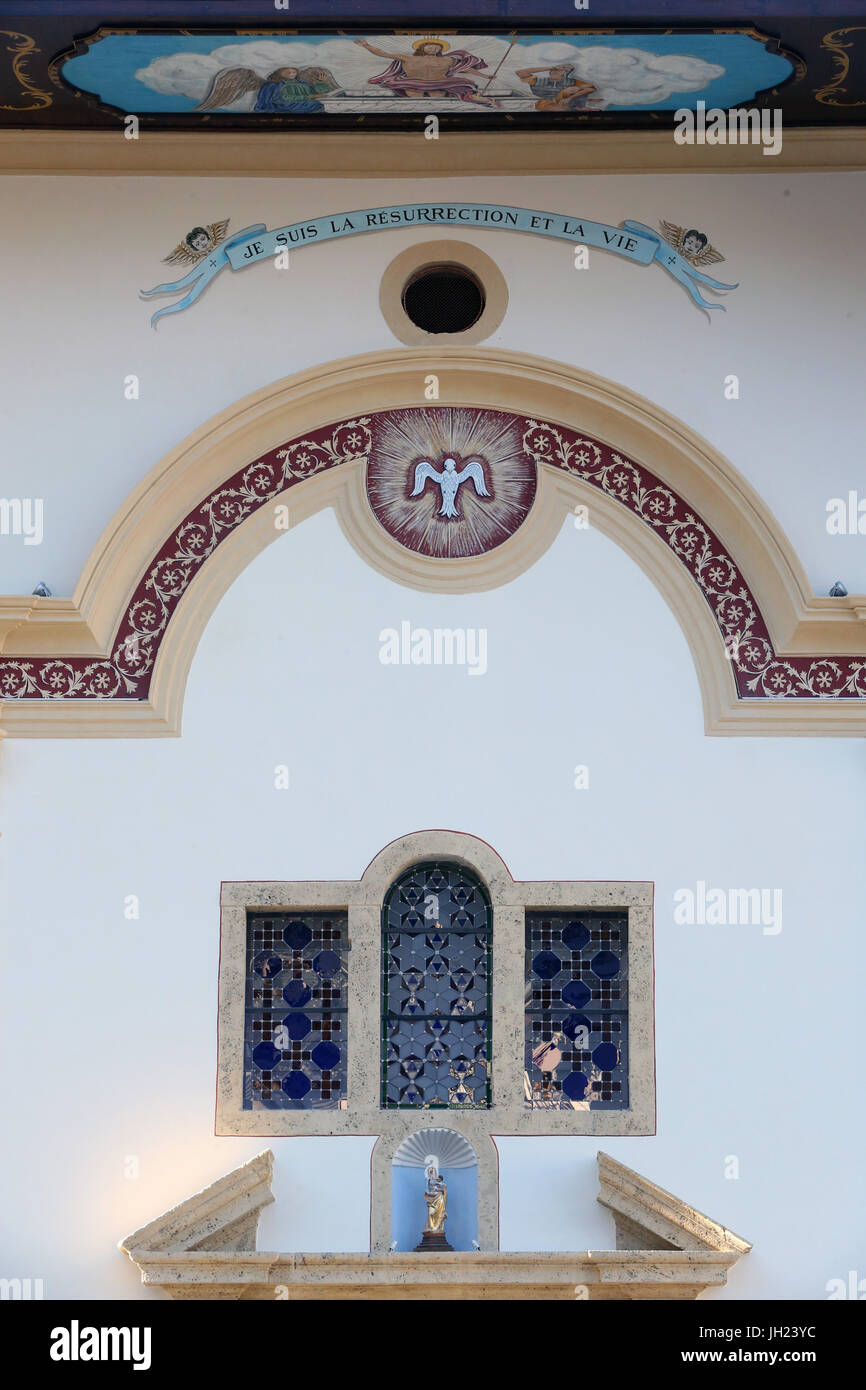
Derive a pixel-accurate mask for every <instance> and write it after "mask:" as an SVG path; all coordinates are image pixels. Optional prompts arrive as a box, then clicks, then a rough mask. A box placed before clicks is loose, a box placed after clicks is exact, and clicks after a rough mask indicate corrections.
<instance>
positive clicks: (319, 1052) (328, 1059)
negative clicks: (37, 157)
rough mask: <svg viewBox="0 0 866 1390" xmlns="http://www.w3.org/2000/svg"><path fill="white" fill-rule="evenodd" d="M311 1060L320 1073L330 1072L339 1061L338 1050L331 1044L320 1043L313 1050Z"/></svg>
mask: <svg viewBox="0 0 866 1390" xmlns="http://www.w3.org/2000/svg"><path fill="white" fill-rule="evenodd" d="M312 1058H313V1061H314V1062H315V1064H316V1066H317V1067H320V1068H321V1070H322V1071H332V1070H333V1068H334V1067H335V1066H336V1065H337V1063H338V1062H339V1060H340V1049H339V1048H338V1047H335V1046H334V1044H333V1043H331V1042H320V1043H319V1045H318V1047H314V1048H313V1051H312Z"/></svg>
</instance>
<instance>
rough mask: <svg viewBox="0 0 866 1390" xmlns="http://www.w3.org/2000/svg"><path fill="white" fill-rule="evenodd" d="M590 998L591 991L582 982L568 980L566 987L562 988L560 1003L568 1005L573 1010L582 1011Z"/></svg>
mask: <svg viewBox="0 0 866 1390" xmlns="http://www.w3.org/2000/svg"><path fill="white" fill-rule="evenodd" d="M591 998H592V990H591V989H590V988H589V985H585V984H584V983H583V980H569V982H568V984H567V985H563V986H562V1001H563V1003H564V1004H570V1005H571V1007H572V1008H573V1009H582V1008H583V1006H584V1004H585V1003H586V1001H587V1000H588V999H591Z"/></svg>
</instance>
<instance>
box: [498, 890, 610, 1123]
mask: <svg viewBox="0 0 866 1390" xmlns="http://www.w3.org/2000/svg"><path fill="white" fill-rule="evenodd" d="M577 911H578V912H579V913H580V915H579V917H578V916H577V915H576V913H575V909H574V908H571V909H569V910H566V911H564V912H556V911H553V912H536V911H533V912H527V914H526V1018H525V1033H524V1041H525V1051H524V1078H523V1085H524V1104H525V1105H526V1107H527V1108H528V1109H531V1110H568V1109H571V1108H572V1107H573V1106H577V1105H582V1106H584V1107H585V1106H587V1105H588V1106H589V1108H590V1109H591V1110H622V1109H627V1108H628V913H627V912H626V911H624V910H615V911H614V912H603V911H598V910H592V911H586V912H584V911H581V910H580V909H579V908H578V909H577ZM551 957H552V958H553V959H552V960H551Z"/></svg>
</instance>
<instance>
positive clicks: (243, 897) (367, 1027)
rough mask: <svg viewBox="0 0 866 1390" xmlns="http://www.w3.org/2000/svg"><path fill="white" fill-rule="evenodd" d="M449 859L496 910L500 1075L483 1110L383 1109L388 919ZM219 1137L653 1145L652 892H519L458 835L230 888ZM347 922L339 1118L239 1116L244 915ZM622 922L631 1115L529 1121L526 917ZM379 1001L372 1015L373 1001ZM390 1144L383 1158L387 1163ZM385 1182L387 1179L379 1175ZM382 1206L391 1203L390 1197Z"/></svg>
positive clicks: (545, 1115) (223, 959)
mask: <svg viewBox="0 0 866 1390" xmlns="http://www.w3.org/2000/svg"><path fill="white" fill-rule="evenodd" d="M423 859H451V860H454V861H456V862H457V863H462V864H464V865H465V866H466V867H467V868H469V869H471V870H472V871H473V872H474V873H476V874H478V875H479V876H480V878H481V879H482V880H483V882H484V884H485V885H486V887H487V890H488V892H489V894H490V901H491V905H492V908H493V957H492V959H493V991H492V997H493V1008H492V1030H493V1039H494V1046H493V1068H492V1098H491V1105H490V1107H489V1108H488V1109H483V1110H480V1109H479V1110H475V1109H470V1108H468V1107H467V1108H466V1109H453V1110H452V1109H438V1108H437V1109H435V1110H429V1109H425V1108H423V1107H421V1108H419V1109H417V1110H383V1109H381V1108H380V1100H381V1061H380V1048H381V1020H380V1013H381V1009H380V1003H381V989H380V979H381V958H380V952H381V944H382V936H381V912H382V903H383V900H384V897H385V893H386V892H387V890H388V888H389V887H390V885H391V884H392V883H393V881H394V879H396V878H397V877H398V876H399V875H400V874H401V873H403V872H404V871H405V870H406V869H407V868H409V867H410V866H411V865H412V864H413V863H415V862H416V861H418V860H423ZM220 903H221V928H220V966H219V1019H218V1066H217V1105H216V1125H215V1132H216V1134H218V1135H232V1136H234V1135H259V1136H278V1135H295V1136H302V1135H341V1134H346V1135H375V1136H378V1137H379V1138H380V1139H382V1140H384V1141H386V1145H385V1146H384V1147H387V1149H388V1150H389V1151H390V1152H393V1150H394V1149H395V1148H396V1147H397V1145H398V1144H400V1143H401V1142H402V1140H403V1139H405V1138H407V1137H408V1135H410V1134H412V1133H414V1131H415V1130H417V1129H423V1128H424V1127H425V1126H428V1125H430V1124H431V1123H434V1122H435V1123H436V1124H438V1125H440V1126H445V1127H448V1128H452V1129H455V1130H457V1131H458V1132H459V1133H462V1134H464V1135H465V1136H466V1138H467V1139H468V1140H469V1142H470V1143H471V1144H472V1145H473V1147H474V1148H475V1151H476V1153H477V1154H478V1155H479V1161H481V1156H482V1153H485V1152H489V1144H488V1141H489V1140H491V1139H493V1137H494V1136H495V1135H503V1136H504V1135H508V1136H515V1137H517V1136H520V1135H561V1134H569V1135H651V1134H654V1133H655V1018H654V998H653V992H654V979H653V885H652V883H650V882H607V881H599V880H589V881H587V880H553V881H544V880H538V881H533V880H529V881H523V882H522V881H519V880H516V879H514V878H512V876H511V874H510V873H509V871H508V869H507V867H506V865H505V863H504V862H503V860H502V859H501V858H500V856H499V855H498V854H497V853H496V851H495V850H493V849H492V848H491V846H490V845H488V844H487V843H486V842H485V841H483V840H480V839H478V838H477V837H475V836H473V835H466V834H463V833H458V832H456V831H448V830H427V831H419V832H415V833H413V834H411V835H405V836H402V837H401V838H400V839H397V840H394V841H393V842H392V843H391V844H389V845H386V847H385V848H384V849H383V850H381V851H380V852H379V853H378V854H377V855H376V857H375V858H374V859H373V860H372V862H371V863H370V864H369V865H368V867H367V869H366V870H365V871H364V873H363V874H362V876H361V878H360V879H356V880H352V879H349V880H318V881H313V880H302V881H296V882H224V883H223V884H222V890H221V895H220ZM268 908H270V909H272V910H273V911H275V912H277V911H295V910H297V911H302V910H303V909H305V908H306V909H309V910H311V909H316V910H317V911H321V910H324V909H331V910H333V911H337V910H345V911H347V912H348V923H349V926H348V935H349V952H348V994H349V998H348V1015H347V1040H348V1059H347V1067H348V1074H347V1087H346V1099H347V1102H348V1105H347V1109H345V1110H244V1108H243V1053H244V1044H243V1039H244V1010H245V992H246V991H245V982H246V944H247V910H248V909H253V910H262V909H268ZM544 908H549V909H551V910H556V909H563V908H573V909H575V910H578V911H579V910H581V909H583V910H587V909H590V908H594V909H602V910H605V909H607V910H610V911H622V910H628V914H629V932H628V968H629V981H630V984H629V1106H628V1108H626V1109H623V1110H571V1109H569V1110H559V1111H554V1110H529V1109H526V1108H525V1106H524V1097H523V1072H524V1065H523V1049H524V1007H523V1005H524V990H525V982H524V960H525V914H526V912H527V910H540V909H544ZM371 1000H375V1007H373V1008H371V1007H370V1001H371ZM382 1149H383V1145H382V1144H380V1145H379V1151H380V1152H381V1151H382ZM383 1176H384V1175H383ZM382 1195H383V1196H384V1193H383V1194H382Z"/></svg>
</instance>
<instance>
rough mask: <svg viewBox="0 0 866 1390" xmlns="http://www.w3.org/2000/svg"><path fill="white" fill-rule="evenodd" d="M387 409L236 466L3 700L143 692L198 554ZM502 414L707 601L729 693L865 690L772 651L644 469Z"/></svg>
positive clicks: (361, 455)
mask: <svg viewBox="0 0 866 1390" xmlns="http://www.w3.org/2000/svg"><path fill="white" fill-rule="evenodd" d="M417 409H418V410H422V409H423V410H425V411H426V412H427V413H431V412H433V411H436V410H437V409H447V407H429V406H428V407H423V408H422V407H417ZM399 413H400V414H403V415H405V413H406V412H405V410H404V411H402V412H399ZM496 413H498V414H500V415H501V414H502V412H496ZM394 415H395V412H393V411H382V412H378V413H376V414H371V415H369V416H361V417H358V418H357V419H353V420H345V421H342V422H341V423H339V424H337V425H328V426H326V427H324V428H322V429H320V430H316V431H315V432H313V433H312V434H311V435H310V436H309V437H307V438H304V439H296V440H293V441H291V442H290V443H288V444H284V445H281V446H280V447H279V448H276V449H272V450H271V451H270V452H269V453H266V454H264V455H262V456H261V457H260V458H258V459H256V460H255V461H254V462H252V463H249V464H247V465H245V466H244V467H243V468H240V469H239V470H238V471H237V472H236V473H234V474H233V475H232V476H231V477H230V478H228V479H226V481H225V482H224V483H223V484H222V486H221V487H220V488H219V489H218V490H217V491H215V492H213V493H211V495H210V496H208V497H206V498H205V499H204V500H203V501H202V502H200V503H199V504H198V505H197V506H196V507H194V508H193V509H192V511H190V512H189V513H188V515H187V516H186V517H185V518H184V520H183V521H182V522H181V524H180V525H179V526H178V527H176V529H175V530H174V531H172V533H171V535H170V536H169V537H168V538H167V539H166V541H165V542H164V544H163V545H162V547H161V548H160V550H159V551H158V552H157V554H156V555H155V556H154V558H153V560H152V561H151V563H150V564H149V566H148V568H147V570H146V572H145V574H144V575H143V577H142V578H141V580H140V581H139V583H138V586H137V587H136V589H135V591H134V593H133V595H132V597H131V599H130V601H129V604H128V605H127V608H126V611H125V613H124V616H123V618H122V620H121V623H120V625H119V627H118V630H117V633H116V635H115V638H114V641H113V643H112V650H111V653H110V655H106V656H104V657H93V656H68V657H65V656H60V655H59V656H55V657H40V658H35V659H32V658H25V657H12V656H10V657H0V694H2V696H3V697H4V698H6V699H10V700H11V699H14V700H33V699H48V700H100V701H104V700H128V701H140V700H146V699H147V698H148V694H149V690H150V682H151V678H152V675H153V669H154V665H155V662H156V658H157V655H158V653H159V648H160V644H161V642H162V640H163V638H164V636H165V633H166V630H167V628H168V624H169V622H170V621H171V618H172V615H173V613H174V611H175V609H176V607H177V605H178V603H179V602H180V600H181V598H182V597H183V595H184V593H185V592H186V590H187V588H188V586H189V584H190V582H191V581H192V579H193V578H194V576H195V575H196V574H197V573H198V571H199V569H200V568H201V566H202V565H203V564H204V563H205V562H206V561H207V559H208V558H209V556H211V555H212V554H213V553H214V551H215V550H216V549H217V547H218V546H219V545H221V544H222V543H223V541H224V540H226V538H227V537H228V536H229V535H230V534H231V533H232V532H233V531H235V530H236V529H237V528H238V527H239V526H240V525H241V524H242V523H243V522H244V521H246V520H247V518H248V517H250V516H251V515H252V514H253V513H254V512H255V511H257V510H258V509H259V508H260V507H263V506H265V505H266V504H267V503H269V502H272V501H274V500H275V499H276V498H277V497H279V496H280V494H281V493H283V492H285V491H286V490H287V489H288V488H290V487H293V486H295V485H296V484H298V483H301V482H304V481H305V480H306V479H307V478H311V477H313V476H314V475H315V474H318V473H322V472H324V471H325V470H327V469H332V468H337V467H339V466H340V465H341V464H344V463H355V462H366V460H367V459H368V458H369V455H370V452H371V450H372V449H373V448H374V446H375V439H376V434H377V431H378V430H379V429H380V428H382V426H383V425H384V424H386V423H387V422H388V421H389V420H390V419H392V418H393V416H394ZM512 419H513V420H514V421H515V422H516V423H517V425H518V426H519V428H520V431H521V438H522V448H523V452H524V454H525V457H526V458H527V460H532V461H533V462H534V463H535V464H536V465H538V464H546V465H547V466H548V467H551V468H557V469H561V470H562V471H563V472H565V473H569V474H572V475H573V476H575V477H578V478H580V479H581V480H582V481H583V482H585V483H587V484H589V485H591V486H592V487H595V488H598V489H599V491H600V492H602V493H604V494H605V495H606V496H608V497H610V498H612V499H614V500H615V501H617V502H619V503H620V504H621V505H622V506H624V507H626V508H628V510H629V511H630V512H632V513H633V514H634V515H635V516H636V517H638V518H639V519H640V520H641V521H642V522H644V523H645V525H647V526H648V527H650V528H651V529H652V530H653V531H654V533H655V534H656V535H657V536H659V537H660V538H661V540H662V541H664V543H665V544H666V545H667V546H668V547H669V549H670V550H671V551H672V552H673V554H674V555H675V556H676V557H677V559H678V560H679V561H680V563H681V564H682V565H684V566H685V568H686V569H687V571H688V572H689V574H690V576H691V578H692V579H693V581H694V582H695V584H697V586H698V588H699V589H700V591H701V593H702V594H703V596H704V598H705V599H706V601H707V603H708V604H709V606H710V609H711V611H712V614H713V617H714V619H715V622H716V625H717V627H718V629H719V634H720V640H721V641H722V643H723V644H724V647H725V651H726V653H727V655H728V657H729V658H730V661H731V668H732V671H733V673H734V679H735V683H736V689H737V695H738V697H739V698H740V699H741V700H760V699H800V700H827V699H844V700H850V699H866V659H864V658H860V657H851V656H838V657H810V656H778V655H777V654H776V652H775V649H774V647H773V645H772V642H771V640H770V635H769V631H768V628H767V625H766V623H765V621H764V618H763V616H762V614H761V612H760V610H759V608H758V605H757V603H756V601H755V598H754V596H753V594H752V593H751V590H750V589H749V586H748V584H747V583H746V581H745V579H744V578H743V575H742V574H741V572H740V571H739V570H738V568H737V566H736V565H735V564H734V562H733V561H732V560H731V558H730V556H729V555H728V554H727V552H726V550H725V547H724V545H723V544H722V542H721V541H720V540H719V538H718V537H717V536H716V535H715V533H714V532H713V531H712V530H711V529H710V528H709V527H708V526H707V525H705V523H704V522H703V521H702V520H701V518H700V517H699V516H697V515H696V513H695V511H694V509H693V508H691V507H690V506H689V504H688V503H687V502H686V501H685V500H684V499H683V498H682V497H680V496H679V495H678V494H677V493H676V492H674V491H673V490H672V489H671V488H669V487H668V486H667V485H666V484H665V483H663V482H662V481H661V480H660V479H659V478H657V477H656V476H655V475H654V474H653V473H651V472H650V471H649V470H648V469H646V468H644V467H642V466H641V465H640V464H637V463H635V462H634V461H633V460H632V459H629V458H627V457H625V456H624V455H622V454H620V453H617V452H616V451H615V450H613V449H611V448H609V447H608V446H607V445H605V444H601V443H599V442H598V441H596V440H593V439H587V438H583V437H582V436H581V435H579V434H577V433H576V432H575V431H574V430H570V429H566V428H565V427H563V426H560V425H552V424H549V423H546V422H544V421H539V420H533V419H529V418H527V417H525V416H520V415H515V416H513V417H512ZM442 563H443V564H445V565H447V564H448V563H449V561H448V560H447V559H446V560H443V561H442Z"/></svg>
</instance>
